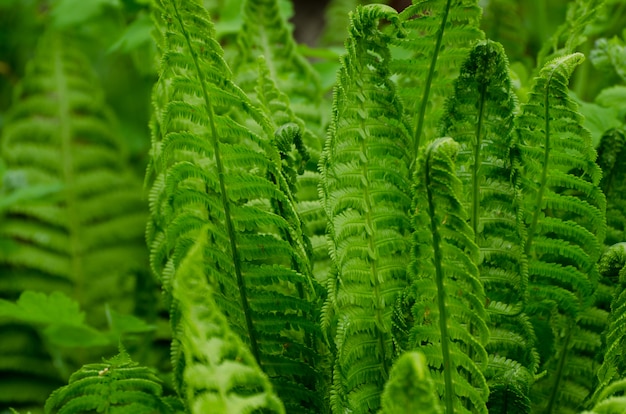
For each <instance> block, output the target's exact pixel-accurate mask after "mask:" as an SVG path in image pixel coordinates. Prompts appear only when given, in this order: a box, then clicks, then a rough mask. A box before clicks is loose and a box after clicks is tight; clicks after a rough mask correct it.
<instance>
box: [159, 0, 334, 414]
mask: <svg viewBox="0 0 626 414" xmlns="http://www.w3.org/2000/svg"><path fill="white" fill-rule="evenodd" d="M155 21H156V25H157V29H158V33H157V35H156V39H157V43H158V45H159V47H160V51H161V54H162V60H161V66H160V69H159V80H158V82H157V84H156V86H155V91H154V107H155V121H154V122H153V134H154V138H153V139H154V143H153V158H154V160H153V164H154V168H155V169H156V177H157V178H156V180H155V183H154V186H153V189H152V194H151V210H152V214H153V216H152V217H153V224H151V226H150V227H149V229H148V234H149V240H150V241H151V243H152V263H153V268H154V269H155V270H156V271H157V272H158V274H160V275H161V278H162V281H163V284H164V289H165V290H166V292H171V283H172V281H173V280H176V279H177V277H178V276H177V274H178V272H179V266H180V263H181V261H182V259H183V258H184V257H185V256H186V254H187V252H188V251H189V249H190V247H191V246H192V245H193V242H194V240H195V239H196V237H197V234H198V231H199V230H200V229H201V228H205V229H207V230H206V231H207V233H208V241H207V248H206V252H205V254H204V256H203V258H204V260H203V264H202V265H201V268H202V269H203V270H204V272H205V276H206V278H207V280H208V281H209V283H210V285H211V287H212V289H213V291H214V298H215V302H216V303H217V305H218V307H219V309H220V310H221V311H222V312H223V313H224V315H225V316H226V317H227V318H228V321H229V324H230V327H231V329H232V330H233V331H234V332H235V333H236V334H237V335H239V336H240V338H241V339H242V341H243V342H244V343H246V344H247V345H248V346H249V347H250V350H251V353H252V355H253V357H254V358H255V359H256V361H257V363H258V364H259V366H260V367H261V369H262V370H263V371H264V372H265V373H266V374H267V375H268V376H269V377H270V378H271V379H272V381H273V384H274V387H275V389H276V391H277V393H278V394H279V395H280V396H281V398H282V399H283V401H284V402H285V407H286V408H287V409H288V410H290V411H294V412H296V411H297V412H302V413H304V412H309V410H310V411H311V412H319V411H320V410H322V408H321V407H322V404H323V401H322V399H321V398H320V397H319V396H318V395H317V394H316V393H314V389H315V387H317V386H318V385H320V381H321V377H320V375H319V374H318V371H317V370H316V368H315V363H316V361H317V360H318V359H319V353H318V352H317V349H316V347H317V346H318V343H317V339H318V338H319V336H320V335H319V328H318V327H317V326H316V324H315V320H316V317H317V315H318V314H317V310H316V309H317V302H318V297H319V296H318V292H317V286H316V283H315V281H314V280H313V277H312V273H311V267H310V263H309V260H308V256H307V244H306V241H305V238H304V236H303V233H302V228H301V227H300V220H299V218H298V215H297V213H296V211H295V207H294V203H293V197H292V195H291V194H290V192H289V183H288V175H289V174H288V173H287V174H285V172H284V171H283V163H282V160H281V155H280V151H279V149H278V148H276V145H282V144H280V143H279V142H275V141H274V133H275V130H274V128H272V125H271V122H270V120H269V119H268V118H267V117H266V116H265V115H264V114H263V113H262V112H261V111H260V110H259V109H257V108H256V107H254V106H253V105H252V103H251V102H250V100H249V99H248V98H247V97H246V95H245V94H244V93H243V92H242V91H241V89H239V88H238V87H237V86H236V85H235V84H234V83H233V82H232V80H231V78H232V75H231V72H230V70H229V69H228V67H227V65H226V63H225V61H224V60H223V58H222V55H223V53H222V49H221V47H220V45H219V44H218V43H217V42H216V41H215V32H214V29H213V25H212V23H211V22H210V20H209V16H208V14H207V13H206V11H205V10H204V9H203V8H202V6H201V5H200V4H198V3H197V2H195V1H179V0H176V1H161V2H159V3H158V5H157V7H156V8H155ZM242 119H243V120H245V123H246V124H250V125H251V126H252V128H251V129H249V128H248V127H246V126H245V125H243V124H241V123H239V122H238V121H239V120H242ZM254 124H256V125H254ZM180 317H181V316H180V310H178V309H177V307H176V306H174V307H173V308H172V323H173V326H175V327H176V326H177V324H178V318H180ZM178 342H179V341H178V340H177V341H175V343H174V348H173V363H174V366H175V373H176V385H177V389H178V390H179V392H183V390H184V383H185V379H184V377H183V376H182V375H183V362H184V361H186V360H187V359H188V356H187V355H185V353H184V348H181V347H180V346H179V345H177V343H178Z"/></svg>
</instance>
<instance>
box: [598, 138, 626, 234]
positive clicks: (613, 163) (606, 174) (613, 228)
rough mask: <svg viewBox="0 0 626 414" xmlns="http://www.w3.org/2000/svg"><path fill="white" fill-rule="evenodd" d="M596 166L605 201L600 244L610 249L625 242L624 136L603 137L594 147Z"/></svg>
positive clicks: (625, 174)
mask: <svg viewBox="0 0 626 414" xmlns="http://www.w3.org/2000/svg"><path fill="white" fill-rule="evenodd" d="M598 165H599V166H600V168H601V169H602V181H600V187H601V188H602V192H603V193H604V195H605V196H606V201H607V203H606V220H607V233H606V240H605V241H604V243H605V244H606V245H607V246H611V245H613V244H615V243H619V242H623V241H626V195H625V194H626V136H624V133H623V132H622V131H620V130H617V129H612V130H610V131H607V132H605V133H604V135H603V136H602V139H601V140H600V144H599V146H598Z"/></svg>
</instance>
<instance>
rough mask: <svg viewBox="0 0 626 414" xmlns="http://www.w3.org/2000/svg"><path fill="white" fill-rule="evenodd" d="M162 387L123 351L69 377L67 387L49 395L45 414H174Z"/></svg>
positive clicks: (84, 367)
mask: <svg viewBox="0 0 626 414" xmlns="http://www.w3.org/2000/svg"><path fill="white" fill-rule="evenodd" d="M162 388H163V387H162V386H161V381H160V380H159V378H157V376H156V375H155V374H154V373H153V372H152V371H151V370H150V369H148V368H146V367H142V366H138V364H137V363H136V362H133V361H132V360H131V359H130V356H129V355H128V353H126V351H125V350H124V349H123V348H122V349H120V353H119V354H118V355H116V356H114V357H113V358H110V359H107V360H104V362H103V363H100V364H87V365H85V366H83V367H82V368H81V369H79V370H78V371H76V372H75V373H74V374H72V376H71V377H70V381H69V383H68V385H65V386H63V387H61V388H59V389H57V390H56V391H54V392H53V393H52V394H51V395H50V398H48V400H47V401H46V406H45V412H46V414H49V413H58V414H72V413H89V412H105V413H111V414H113V413H137V414H139V413H162V414H167V413H174V412H175V411H174V409H173V408H172V407H171V406H170V404H169V401H168V400H167V399H164V398H163V397H162V393H163V389H162Z"/></svg>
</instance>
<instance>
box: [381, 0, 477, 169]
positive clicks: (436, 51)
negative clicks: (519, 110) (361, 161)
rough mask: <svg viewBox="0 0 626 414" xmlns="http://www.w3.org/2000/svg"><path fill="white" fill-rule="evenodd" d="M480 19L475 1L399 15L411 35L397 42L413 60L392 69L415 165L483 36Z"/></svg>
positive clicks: (448, 1)
mask: <svg viewBox="0 0 626 414" xmlns="http://www.w3.org/2000/svg"><path fill="white" fill-rule="evenodd" d="M480 15H481V10H480V8H479V7H478V1H476V0H413V4H412V5H411V6H409V7H407V8H406V9H405V10H404V11H403V12H402V13H401V14H400V19H401V21H402V24H403V27H404V28H405V29H406V31H407V36H406V37H404V38H399V39H396V40H394V43H395V45H396V46H399V47H400V48H402V49H405V50H406V51H407V52H409V57H408V58H402V59H400V58H398V59H394V60H393V62H392V63H391V68H392V71H393V72H394V73H396V74H398V75H399V79H398V81H397V83H398V90H399V93H400V96H401V98H402V100H403V102H404V104H405V106H406V110H407V114H408V117H409V119H410V124H411V147H410V148H411V158H412V159H413V160H415V159H417V156H418V154H419V152H420V151H421V150H420V148H421V147H423V146H425V145H427V144H428V143H429V142H431V141H432V140H434V139H435V138H436V137H437V126H438V123H439V122H440V119H441V116H442V114H443V109H444V100H445V99H446V98H447V97H449V96H450V95H452V92H453V90H452V81H453V80H454V79H455V78H456V77H457V76H458V74H459V72H458V70H459V67H460V66H461V63H462V62H463V60H464V59H465V58H466V56H467V52H468V51H469V49H470V47H472V46H473V44H474V43H475V42H476V41H477V40H479V39H482V38H483V37H484V35H483V33H482V32H481V31H480V30H479V28H478V26H479V21H480Z"/></svg>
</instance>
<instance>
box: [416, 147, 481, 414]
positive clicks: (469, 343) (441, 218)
mask: <svg viewBox="0 0 626 414" xmlns="http://www.w3.org/2000/svg"><path fill="white" fill-rule="evenodd" d="M458 149H459V145H458V144H457V143H456V142H454V140H452V139H451V138H440V139H437V140H435V141H434V142H432V143H431V144H430V145H429V146H428V147H427V148H426V150H425V152H424V154H423V156H422V157H421V159H420V163H419V169H418V171H417V172H416V175H415V180H414V182H415V188H414V194H415V200H414V202H413V205H414V209H415V215H414V217H413V221H414V229H415V232H414V234H413V255H412V257H413V258H414V260H413V261H412V262H411V264H410V266H409V274H410V277H411V282H412V285H411V287H410V290H409V293H408V295H405V300H407V301H408V302H409V303H410V302H411V301H413V302H414V303H413V305H412V308H411V317H412V323H413V326H408V328H409V329H410V331H409V334H408V343H407V344H406V347H407V349H419V351H420V352H423V353H424V355H425V356H426V360H427V362H428V366H429V368H430V370H431V375H432V377H433V381H434V382H435V384H436V386H437V391H438V392H439V395H440V396H441V398H442V402H443V406H444V407H445V412H446V413H447V414H452V413H466V412H467V413H469V412H478V413H487V406H486V403H487V398H488V395H489V389H488V387H487V382H486V381H485V378H484V376H483V373H482V371H483V369H485V368H486V365H487V352H486V351H485V348H484V346H485V344H486V343H487V341H488V339H489V329H488V327H487V323H486V321H487V315H486V312H485V308H484V303H485V294H484V291H483V286H482V284H481V282H480V279H479V274H478V268H477V266H476V262H477V261H478V255H479V249H478V246H477V245H476V243H475V242H474V234H473V232H472V228H471V227H470V225H469V224H468V223H467V213H466V212H465V209H464V208H463V205H462V203H461V201H460V199H459V196H460V190H461V182H460V181H459V179H458V178H457V177H456V171H455V166H454V157H455V155H456V153H457V151H458ZM408 325H410V323H409V324H408Z"/></svg>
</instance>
